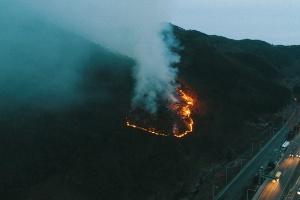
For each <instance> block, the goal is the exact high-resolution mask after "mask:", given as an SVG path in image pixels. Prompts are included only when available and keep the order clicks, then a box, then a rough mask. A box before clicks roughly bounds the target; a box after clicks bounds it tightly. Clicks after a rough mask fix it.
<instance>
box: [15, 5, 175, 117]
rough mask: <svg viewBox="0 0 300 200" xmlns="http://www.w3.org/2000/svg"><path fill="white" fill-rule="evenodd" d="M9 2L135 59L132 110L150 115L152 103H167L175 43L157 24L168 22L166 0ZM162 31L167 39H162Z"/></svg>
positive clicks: (153, 104) (172, 74)
mask: <svg viewBox="0 0 300 200" xmlns="http://www.w3.org/2000/svg"><path fill="white" fill-rule="evenodd" d="M15 1H18V2H19V3H23V5H24V7H26V8H27V9H29V10H31V11H34V12H35V13H36V14H38V15H39V16H40V17H42V18H44V19H47V20H48V21H50V22H52V23H54V24H57V25H60V26H61V27H63V28H65V29H68V30H71V31H74V32H76V33H77V34H80V35H82V36H84V37H85V38H87V39H89V40H91V41H93V42H96V43H98V44H101V45H102V46H105V47H107V48H109V49H111V50H113V51H115V52H118V53H120V54H124V55H126V56H129V57H132V58H133V59H135V61H136V66H135V68H134V77H135V80H136V87H135V95H134V97H133V106H143V107H145V108H146V109H147V110H148V111H150V112H155V111H156V106H157V105H156V104H157V100H158V99H161V98H162V99H165V100H172V98H173V95H172V94H173V93H174V91H175V90H174V88H175V86H174V84H175V79H176V70H175V69H174V68H172V67H171V65H172V63H174V62H178V61H179V57H178V56H176V55H174V54H172V53H171V51H170V50H169V47H170V45H172V41H175V40H174V39H172V37H173V34H172V30H171V28H170V27H168V26H167V25H165V24H164V23H163V22H165V21H167V20H168V15H167V13H168V11H169V9H170V8H169V6H168V5H169V0H164V1H160V0H152V1H148V0H126V1H120V0H72V1H70V0H51V1H48V0H15ZM163 30H164V31H165V32H167V33H168V34H167V36H168V37H169V38H167V39H165V40H163V37H162V31H163ZM166 41H167V42H166ZM168 42H169V44H168ZM112 70H113V69H112ZM112 81H113V80H112Z"/></svg>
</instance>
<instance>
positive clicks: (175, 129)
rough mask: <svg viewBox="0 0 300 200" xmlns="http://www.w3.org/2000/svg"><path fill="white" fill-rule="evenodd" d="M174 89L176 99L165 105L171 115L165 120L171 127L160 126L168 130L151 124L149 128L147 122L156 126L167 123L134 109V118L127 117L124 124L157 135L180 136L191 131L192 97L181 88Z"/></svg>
mask: <svg viewBox="0 0 300 200" xmlns="http://www.w3.org/2000/svg"><path fill="white" fill-rule="evenodd" d="M176 91H177V101H176V102H174V103H170V104H169V105H168V106H167V109H168V113H169V114H171V115H170V117H169V118H168V119H167V120H166V121H171V122H170V123H169V125H170V126H171V127H168V128H166V129H165V127H164V128H162V129H163V130H169V131H163V130H160V129H158V128H153V127H156V126H154V125H152V126H151V128H150V127H148V124H156V125H157V126H160V124H164V125H165V124H168V123H162V120H161V119H152V118H154V116H150V117H149V116H147V117H145V116H144V115H145V114H141V113H143V112H137V111H135V112H134V114H133V115H134V117H133V118H134V119H135V120H133V119H132V118H130V119H127V122H126V125H127V126H128V127H131V128H135V129H139V130H142V131H145V132H148V133H150V134H154V135H157V136H174V137H177V138H182V137H184V136H186V135H188V134H189V133H191V132H192V131H193V125H194V121H193V119H192V117H191V115H192V110H193V107H194V99H193V98H192V97H191V96H189V95H188V94H187V93H186V92H185V91H183V90H182V89H177V90H176ZM148 115H149V114H148ZM137 116H138V117H137ZM141 116H143V117H141ZM141 118H142V119H141ZM149 118H151V119H149ZM133 121H135V122H133ZM136 121H138V122H136ZM137 124H142V125H137ZM158 124H159V125H158ZM165 126H167V125H165Z"/></svg>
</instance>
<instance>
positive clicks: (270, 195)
mask: <svg viewBox="0 0 300 200" xmlns="http://www.w3.org/2000/svg"><path fill="white" fill-rule="evenodd" d="M299 150H300V136H298V137H297V138H296V139H295V140H293V142H292V144H291V145H290V147H289V148H288V150H287V151H286V154H285V155H284V157H283V159H282V161H281V162H280V163H279V165H278V167H277V168H276V170H274V173H276V172H277V171H280V172H282V175H281V177H280V180H279V182H275V183H274V182H272V180H271V179H267V180H266V181H265V182H264V184H263V185H262V186H261V188H260V189H259V190H258V192H257V194H256V195H255V196H254V197H253V200H280V199H282V197H283V196H284V191H286V190H288V185H289V183H290V181H291V180H292V178H293V177H294V174H295V170H296V168H297V166H298V164H299V160H300V159H298V158H289V156H288V155H289V153H290V152H292V153H294V154H296V152H299ZM297 189H298V188H297Z"/></svg>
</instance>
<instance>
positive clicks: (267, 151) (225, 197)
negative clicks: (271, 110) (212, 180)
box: [216, 107, 300, 200]
mask: <svg viewBox="0 0 300 200" xmlns="http://www.w3.org/2000/svg"><path fill="white" fill-rule="evenodd" d="M299 117H300V112H299V107H297V108H296V109H295V111H294V112H293V114H292V115H291V117H290V119H289V120H288V122H287V123H286V124H285V125H284V126H283V127H282V128H281V129H280V130H279V131H278V132H277V133H276V135H275V136H274V137H273V138H272V139H271V140H270V141H269V142H268V143H267V144H266V145H265V146H264V147H263V148H262V150H261V151H260V152H259V153H258V154H257V155H256V156H255V157H254V158H252V160H251V161H249V162H248V163H247V165H246V166H245V167H244V168H243V169H242V170H241V171H240V172H239V174H238V175H237V176H236V177H235V178H234V179H233V180H232V181H231V182H230V183H229V184H228V185H227V186H226V187H225V188H224V189H223V191H221V192H220V193H219V194H218V195H217V197H216V199H218V200H233V199H235V200H238V199H240V198H241V197H242V196H243V193H244V191H245V190H246V189H247V188H246V187H247V185H248V184H249V183H250V182H251V180H252V179H253V177H254V176H255V174H256V173H257V172H258V170H259V168H260V167H261V166H265V165H266V164H267V163H268V161H269V160H271V159H275V156H276V155H275V154H274V149H276V148H278V147H280V146H281V144H282V143H283V142H284V141H285V139H286V135H287V133H288V132H289V130H290V129H291V128H292V127H294V126H295V125H296V123H297V122H298V119H299Z"/></svg>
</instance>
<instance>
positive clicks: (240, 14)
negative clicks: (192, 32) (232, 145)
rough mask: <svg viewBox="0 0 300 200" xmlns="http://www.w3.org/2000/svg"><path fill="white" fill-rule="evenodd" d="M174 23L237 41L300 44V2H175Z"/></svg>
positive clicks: (239, 0) (221, 0)
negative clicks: (255, 40) (246, 39)
mask: <svg viewBox="0 0 300 200" xmlns="http://www.w3.org/2000/svg"><path fill="white" fill-rule="evenodd" d="M173 1H174V3H173V6H174V7H173V9H172V10H173V11H172V14H171V15H170V17H171V22H172V23H174V24H176V25H179V26H181V27H183V28H186V29H196V30H199V31H201V32H204V33H207V34H212V35H222V36H225V37H229V38H233V39H244V38H250V39H260V40H265V41H267V42H269V43H272V44H286V45H290V44H300V1H299V0H173Z"/></svg>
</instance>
